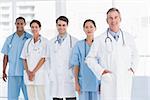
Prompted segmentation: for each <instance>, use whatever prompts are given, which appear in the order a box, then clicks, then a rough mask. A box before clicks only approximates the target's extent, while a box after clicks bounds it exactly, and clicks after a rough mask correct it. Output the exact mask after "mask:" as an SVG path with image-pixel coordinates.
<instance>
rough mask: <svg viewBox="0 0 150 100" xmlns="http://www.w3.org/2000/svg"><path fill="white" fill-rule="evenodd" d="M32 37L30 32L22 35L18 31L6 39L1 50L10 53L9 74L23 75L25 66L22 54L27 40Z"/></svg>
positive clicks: (6, 53)
mask: <svg viewBox="0 0 150 100" xmlns="http://www.w3.org/2000/svg"><path fill="white" fill-rule="evenodd" d="M30 37H31V35H30V34H29V33H24V34H23V35H22V36H20V37H19V36H18V34H17V33H14V34H12V35H10V36H9V37H8V38H7V39H6V41H5V43H4V45H3V48H2V50H1V52H2V53H3V54H4V55H8V62H9V70H8V75H9V76H23V70H24V66H23V62H22V59H21V58H20V54H21V51H22V48H23V46H24V43H25V41H26V40H27V39H28V38H30Z"/></svg>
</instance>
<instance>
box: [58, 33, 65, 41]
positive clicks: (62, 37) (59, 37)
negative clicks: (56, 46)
mask: <svg viewBox="0 0 150 100" xmlns="http://www.w3.org/2000/svg"><path fill="white" fill-rule="evenodd" d="M66 37H67V33H65V35H64V36H60V35H58V36H57V40H59V39H61V40H64V39H65V38H66Z"/></svg>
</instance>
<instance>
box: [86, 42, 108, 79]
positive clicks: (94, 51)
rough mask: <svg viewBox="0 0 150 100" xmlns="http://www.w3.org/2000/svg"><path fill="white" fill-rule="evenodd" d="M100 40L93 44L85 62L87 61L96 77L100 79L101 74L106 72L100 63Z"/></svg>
mask: <svg viewBox="0 0 150 100" xmlns="http://www.w3.org/2000/svg"><path fill="white" fill-rule="evenodd" d="M99 43H100V41H99V40H95V41H94V43H93V44H92V46H91V49H90V51H89V54H88V55H87V57H86V60H85V62H86V63H87V65H88V67H89V68H90V69H91V70H92V71H93V73H94V74H95V75H96V77H97V78H98V79H99V80H100V75H102V74H104V72H105V71H104V70H105V69H104V68H103V67H102V66H101V65H100V64H99V63H98V59H100V57H99V55H98V53H99V52H100V48H99V45H100V44H99Z"/></svg>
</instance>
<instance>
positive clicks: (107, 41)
mask: <svg viewBox="0 0 150 100" xmlns="http://www.w3.org/2000/svg"><path fill="white" fill-rule="evenodd" d="M120 33H121V36H122V46H125V39H124V35H123V31H122V30H121V29H120ZM105 44H106V46H107V50H108V52H111V51H112V50H113V45H112V39H111V38H110V37H109V28H108V29H107V37H106V38H105ZM108 44H110V45H108Z"/></svg>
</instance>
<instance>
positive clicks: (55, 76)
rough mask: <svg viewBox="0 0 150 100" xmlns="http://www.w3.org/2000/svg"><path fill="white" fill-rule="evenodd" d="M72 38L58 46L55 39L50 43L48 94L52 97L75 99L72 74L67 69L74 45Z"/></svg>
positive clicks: (70, 70) (67, 38)
mask: <svg viewBox="0 0 150 100" xmlns="http://www.w3.org/2000/svg"><path fill="white" fill-rule="evenodd" d="M76 41H77V40H76V39H75V38H74V37H72V36H71V38H70V35H69V34H67V37H66V38H65V40H64V41H63V42H62V44H61V45H60V44H58V42H57V37H55V38H53V39H52V40H51V41H50V90H51V91H50V92H51V96H52V97H58V98H64V97H75V89H74V81H73V72H72V69H71V68H70V67H69V59H70V55H71V52H72V48H73V46H74V45H75V43H76Z"/></svg>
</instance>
